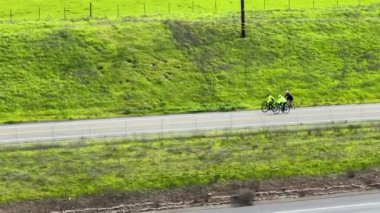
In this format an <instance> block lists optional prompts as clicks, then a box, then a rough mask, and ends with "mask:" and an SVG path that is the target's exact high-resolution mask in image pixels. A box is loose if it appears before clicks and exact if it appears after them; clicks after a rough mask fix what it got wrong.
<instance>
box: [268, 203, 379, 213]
mask: <svg viewBox="0 0 380 213" xmlns="http://www.w3.org/2000/svg"><path fill="white" fill-rule="evenodd" d="M378 205H380V202H379V203H360V204H353V205H341V206H330V207H322V208H313V209H300V210H290V211H280V212H275V213H298V212H315V211H317V212H318V211H329V210H333V209H347V208H352V207H362V206H378Z"/></svg>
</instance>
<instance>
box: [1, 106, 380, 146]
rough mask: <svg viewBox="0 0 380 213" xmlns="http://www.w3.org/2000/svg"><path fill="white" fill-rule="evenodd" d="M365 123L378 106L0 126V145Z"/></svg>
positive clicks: (379, 115) (378, 113)
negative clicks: (233, 129) (237, 129)
mask: <svg viewBox="0 0 380 213" xmlns="http://www.w3.org/2000/svg"><path fill="white" fill-rule="evenodd" d="M365 120H380V104H363V105H340V106H323V107H305V108H297V109H294V110H291V111H290V113H289V114H278V115H274V114H273V113H271V112H269V113H262V112H261V111H259V110H254V111H238V112H215V113H199V114H179V115H164V116H147V117H128V118H110V119H96V120H95V119H94V120H78V121H64V122H42V123H28V124H14V125H0V143H16V142H30V141H52V140H63V139H79V138H96V137H113V136H130V135H138V134H148V133H168V132H191V131H201V130H209V129H226V128H242V127H251V128H263V127H271V126H281V125H296V124H315V123H330V122H341V121H365Z"/></svg>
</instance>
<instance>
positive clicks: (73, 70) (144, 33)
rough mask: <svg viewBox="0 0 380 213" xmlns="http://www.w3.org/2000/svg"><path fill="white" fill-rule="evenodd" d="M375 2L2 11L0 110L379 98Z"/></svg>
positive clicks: (214, 106)
mask: <svg viewBox="0 0 380 213" xmlns="http://www.w3.org/2000/svg"><path fill="white" fill-rule="evenodd" d="M379 11H380V7H379V5H371V6H365V7H364V6H363V7H356V8H345V9H342V8H341V9H339V10H297V11H262V12H255V13H252V14H249V17H248V20H247V21H248V26H247V33H248V38H247V39H244V40H243V39H240V38H239V25H238V24H237V23H239V22H238V20H239V17H238V16H231V15H226V16H215V17H214V18H213V19H209V18H202V19H197V20H194V21H185V20H162V21H148V22H147V21H144V20H143V19H127V20H119V21H110V20H106V19H104V20H91V21H77V22H54V21H50V22H12V23H8V22H3V23H1V24H0V32H1V33H0V115H1V116H0V121H3V122H7V121H8V122H9V121H25V120H43V119H62V118H83V117H96V116H115V115H124V114H150V113H169V112H170V113H172V112H188V111H203V110H228V109H234V108H255V107H258V105H259V104H260V102H261V101H262V99H263V98H264V97H265V96H266V95H267V94H268V93H269V92H271V93H273V94H274V95H277V94H279V93H283V92H284V91H285V90H287V89H289V90H291V91H292V92H293V93H294V95H295V98H296V104H298V105H322V104H345V103H365V102H379V101H380V93H379V91H380V84H379V81H380V72H379V71H380V51H379V50H380V41H379V39H378V35H380V21H379V18H378V17H379V16H378V14H379Z"/></svg>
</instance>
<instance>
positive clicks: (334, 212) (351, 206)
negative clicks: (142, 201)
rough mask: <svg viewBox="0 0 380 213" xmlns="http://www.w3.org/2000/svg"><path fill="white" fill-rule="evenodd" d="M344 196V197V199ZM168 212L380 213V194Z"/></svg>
mask: <svg viewBox="0 0 380 213" xmlns="http://www.w3.org/2000/svg"><path fill="white" fill-rule="evenodd" d="M342 196H344V197H342ZM164 212H165V211H164ZM167 212H171V213H173V212H187V213H192V212H197V213H227V212H228V213H255V212H258V213H359V212H360V213H379V212H380V192H375V193H370V194H350V195H346V194H340V195H339V197H336V196H322V197H313V199H312V200H293V201H289V200H288V201H285V202H284V201H281V200H280V201H275V202H272V203H268V202H267V203H265V202H261V203H260V202H258V203H257V204H255V205H253V206H245V207H225V206H224V207H222V206H219V207H209V208H201V207H199V208H190V209H177V210H171V211H167Z"/></svg>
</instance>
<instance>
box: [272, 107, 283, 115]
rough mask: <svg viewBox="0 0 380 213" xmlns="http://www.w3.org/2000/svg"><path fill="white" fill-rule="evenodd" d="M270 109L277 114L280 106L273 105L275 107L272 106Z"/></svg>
mask: <svg viewBox="0 0 380 213" xmlns="http://www.w3.org/2000/svg"><path fill="white" fill-rule="evenodd" d="M272 111H273V113H274V114H278V113H280V111H281V106H275V107H273V109H272Z"/></svg>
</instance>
